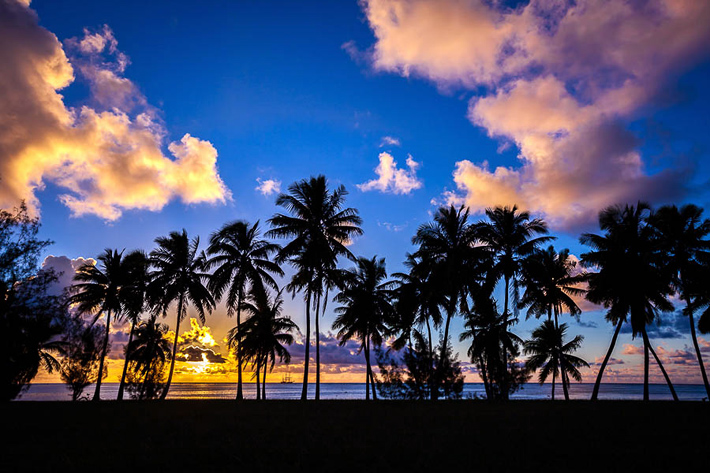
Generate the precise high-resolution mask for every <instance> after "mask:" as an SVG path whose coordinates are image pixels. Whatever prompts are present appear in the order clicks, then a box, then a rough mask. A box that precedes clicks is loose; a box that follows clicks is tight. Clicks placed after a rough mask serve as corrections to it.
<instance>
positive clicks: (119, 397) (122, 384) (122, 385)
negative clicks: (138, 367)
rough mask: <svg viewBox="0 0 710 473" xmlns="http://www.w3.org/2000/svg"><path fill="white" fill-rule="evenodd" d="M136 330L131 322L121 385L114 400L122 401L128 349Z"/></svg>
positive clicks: (134, 321) (134, 324)
mask: <svg viewBox="0 0 710 473" xmlns="http://www.w3.org/2000/svg"><path fill="white" fill-rule="evenodd" d="M135 329H136V319H133V321H132V322H131V334H130V335H129V336H128V343H127V344H126V359H125V360H124V361H123V374H121V384H119V385H118V397H117V398H116V400H118V401H123V387H124V386H125V383H126V371H128V362H129V361H130V360H129V359H128V347H129V346H131V342H132V341H133V332H134V330H135Z"/></svg>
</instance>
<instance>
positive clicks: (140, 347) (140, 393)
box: [126, 315, 170, 399]
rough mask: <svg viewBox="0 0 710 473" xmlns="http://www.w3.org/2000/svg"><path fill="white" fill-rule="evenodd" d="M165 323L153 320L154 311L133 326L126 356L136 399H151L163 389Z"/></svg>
mask: <svg viewBox="0 0 710 473" xmlns="http://www.w3.org/2000/svg"><path fill="white" fill-rule="evenodd" d="M167 331H168V327H167V325H165V324H161V323H157V322H156V317H155V315H153V316H151V317H150V319H149V320H148V321H146V322H141V323H140V325H138V326H137V327H136V329H135V333H134V338H133V339H132V340H131V342H130V343H129V344H128V345H127V346H126V357H127V358H128V359H130V365H129V366H130V373H129V379H130V380H131V381H132V382H133V383H134V385H133V386H131V385H129V390H131V388H132V387H133V391H134V393H135V394H134V395H135V396H136V397H137V398H138V399H154V398H156V397H158V396H160V394H161V393H162V391H163V390H164V389H165V385H164V383H163V381H164V376H165V375H164V373H165V371H164V370H165V363H167V360H168V359H169V358H170V342H169V341H168V339H167V338H166V336H165V335H166V334H167Z"/></svg>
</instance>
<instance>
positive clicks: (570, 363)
mask: <svg viewBox="0 0 710 473" xmlns="http://www.w3.org/2000/svg"><path fill="white" fill-rule="evenodd" d="M566 331H567V324H561V325H559V326H557V325H556V324H555V323H554V322H553V321H552V320H545V321H544V322H543V323H542V325H540V326H539V327H538V328H536V329H535V330H533V333H532V339H531V340H528V341H527V342H525V344H524V348H523V351H524V352H525V354H526V355H531V356H530V358H528V360H527V362H526V366H527V367H528V369H529V370H530V371H535V370H538V369H539V370H540V373H539V375H538V380H539V382H540V384H543V383H544V382H545V381H546V380H547V378H548V377H549V376H550V374H552V400H553V401H554V400H555V378H556V377H557V376H560V379H561V380H562V390H563V392H564V394H565V400H566V401H569V378H570V377H571V378H572V379H574V380H575V381H578V382H581V381H582V374H581V373H580V372H579V368H580V367H583V366H584V367H587V368H588V367H589V364H588V363H587V362H586V361H584V360H583V359H581V358H579V357H576V356H574V355H572V353H574V352H575V351H577V350H578V349H579V347H581V346H582V340H584V337H582V336H581V335H577V336H576V337H574V338H573V339H572V340H571V341H569V342H567V343H565V332H566Z"/></svg>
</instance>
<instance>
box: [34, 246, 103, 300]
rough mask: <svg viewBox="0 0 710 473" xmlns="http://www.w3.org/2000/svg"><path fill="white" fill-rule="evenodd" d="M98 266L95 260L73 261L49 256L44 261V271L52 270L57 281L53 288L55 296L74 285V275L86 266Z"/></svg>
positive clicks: (67, 258) (79, 258)
mask: <svg viewBox="0 0 710 473" xmlns="http://www.w3.org/2000/svg"><path fill="white" fill-rule="evenodd" d="M87 263H88V264H96V260H95V259H93V258H83V257H78V258H74V259H71V258H69V257H67V256H54V255H49V256H47V257H46V258H44V261H42V269H43V270H52V271H54V274H55V275H56V276H57V280H56V281H55V282H54V284H53V286H52V293H53V294H61V293H62V292H63V291H64V290H65V289H67V288H68V287H69V286H71V285H72V284H73V283H74V274H75V273H76V270H77V269H79V267H81V266H82V265H84V264H87Z"/></svg>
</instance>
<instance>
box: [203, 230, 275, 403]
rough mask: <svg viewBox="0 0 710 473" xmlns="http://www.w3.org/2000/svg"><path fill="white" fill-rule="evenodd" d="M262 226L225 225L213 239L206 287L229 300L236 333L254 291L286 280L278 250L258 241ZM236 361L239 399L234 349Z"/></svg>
mask: <svg viewBox="0 0 710 473" xmlns="http://www.w3.org/2000/svg"><path fill="white" fill-rule="evenodd" d="M259 234H260V231H259V222H258V221H257V222H256V223H255V224H254V225H249V224H248V223H247V222H245V221H243V220H237V221H235V222H230V223H227V224H225V225H224V226H223V227H222V228H221V229H219V230H218V231H217V232H215V233H213V234H212V236H211V237H210V246H209V247H208V248H207V254H208V255H210V256H211V258H210V259H209V260H208V261H207V264H208V267H210V268H212V267H215V268H216V269H215V270H214V272H213V273H212V277H211V278H210V280H209V283H208V284H207V287H208V288H209V290H210V291H211V292H212V294H213V295H214V297H215V299H216V300H220V299H222V297H223V296H226V298H227V301H226V305H227V315H228V316H232V315H235V314H236V316H237V325H236V327H235V329H236V331H237V333H238V332H239V330H240V327H241V322H242V321H241V305H242V301H243V300H244V297H245V295H246V294H247V293H248V291H249V290H250V288H251V287H254V286H258V287H263V286H264V285H268V286H271V287H272V288H276V287H277V285H276V281H275V280H274V278H273V276H272V275H273V274H275V275H278V276H283V271H282V270H281V267H280V266H279V265H278V264H277V263H276V262H274V261H271V260H270V256H271V255H272V254H274V253H276V252H277V251H278V250H279V246H278V245H276V244H274V243H270V242H268V241H266V240H263V239H261V238H259ZM235 351H236V357H237V399H238V400H239V399H243V397H244V395H243V393H242V356H241V348H240V347H239V345H238V344H237V346H236V347H235Z"/></svg>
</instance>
